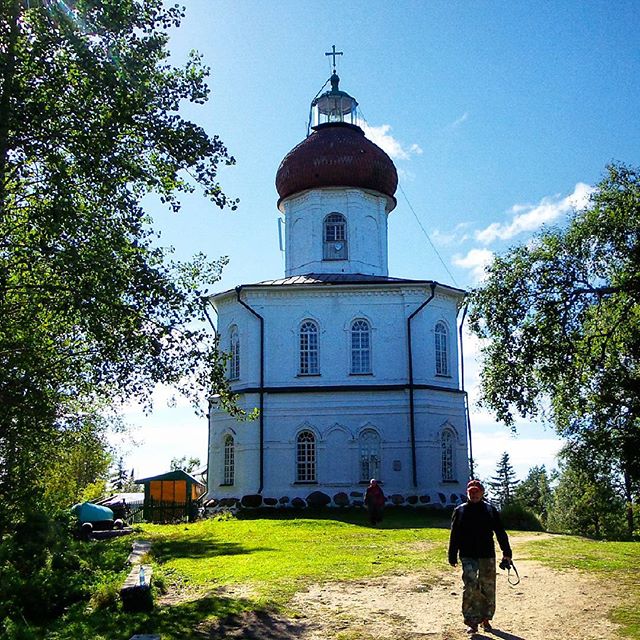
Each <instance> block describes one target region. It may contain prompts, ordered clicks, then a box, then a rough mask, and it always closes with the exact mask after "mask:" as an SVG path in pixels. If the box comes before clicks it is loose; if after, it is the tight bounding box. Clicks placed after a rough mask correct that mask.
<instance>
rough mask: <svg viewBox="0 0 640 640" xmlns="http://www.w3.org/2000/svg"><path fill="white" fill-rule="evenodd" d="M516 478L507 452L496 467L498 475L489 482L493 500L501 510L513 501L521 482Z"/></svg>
mask: <svg viewBox="0 0 640 640" xmlns="http://www.w3.org/2000/svg"><path fill="white" fill-rule="evenodd" d="M515 478H516V472H515V471H514V470H513V467H512V466H511V462H510V461H509V454H508V453H507V452H506V451H505V452H504V453H503V454H502V456H501V458H500V460H499V461H498V465H497V466H496V474H495V475H494V476H492V477H491V480H490V481H489V487H490V489H491V498H492V500H493V502H495V503H496V506H497V507H499V508H500V509H502V508H503V507H505V506H506V505H508V504H509V503H511V502H512V501H513V497H514V492H515V488H516V486H517V485H518V482H519V481H518V480H516V479H515Z"/></svg>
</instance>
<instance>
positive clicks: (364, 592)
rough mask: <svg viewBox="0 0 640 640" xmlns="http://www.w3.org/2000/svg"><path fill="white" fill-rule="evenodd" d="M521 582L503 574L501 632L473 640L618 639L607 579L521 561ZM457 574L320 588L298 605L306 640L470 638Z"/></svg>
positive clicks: (613, 599) (303, 596) (298, 599)
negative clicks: (513, 584)
mask: <svg viewBox="0 0 640 640" xmlns="http://www.w3.org/2000/svg"><path fill="white" fill-rule="evenodd" d="M518 571H519V572H520V578H521V582H520V584H519V585H518V586H516V587H511V586H509V585H508V583H507V579H506V575H505V573H504V572H500V575H499V576H498V588H497V601H498V605H497V612H496V617H495V619H494V621H493V623H494V627H495V628H494V631H493V632H492V633H489V632H483V633H478V634H476V635H475V636H474V638H477V639H478V640H480V639H481V638H502V639H503V640H575V639H576V638H580V640H609V639H613V638H616V630H615V627H614V626H613V625H612V624H611V623H610V622H608V621H607V613H608V612H609V611H610V610H611V609H612V608H613V607H614V606H615V604H616V602H617V601H618V599H619V598H618V596H617V595H616V594H615V592H614V591H613V590H611V591H609V590H608V589H607V588H605V585H603V583H602V582H601V581H597V580H594V579H592V578H590V577H589V576H585V575H583V574H580V573H578V572H573V571H571V572H558V571H554V570H552V569H549V568H547V567H545V566H543V565H541V564H539V563H536V562H519V563H518ZM459 574H460V572H459V570H458V569H452V570H451V572H450V573H447V574H444V575H443V576H441V578H440V579H439V580H438V581H437V582H436V583H435V584H431V585H430V583H433V579H432V578H431V579H430V580H429V579H428V578H427V577H426V576H424V575H420V574H411V575H402V576H387V577H386V578H384V579H376V580H366V581H359V582H352V583H330V584H324V585H317V586H314V587H312V588H310V589H309V590H308V591H307V592H304V593H299V594H297V595H296V597H295V599H294V603H293V604H294V607H295V608H296V609H298V610H299V611H300V612H301V614H302V616H303V620H304V622H305V623H306V624H305V625H304V626H305V627H306V628H305V629H304V630H303V631H302V633H301V634H300V635H299V636H298V637H300V638H304V639H305V640H327V639H329V638H336V637H338V638H339V637H340V636H342V637H344V638H345V640H346V639H348V640H351V639H354V640H356V639H357V640H372V639H375V640H413V639H414V638H429V639H431V640H458V639H460V638H466V637H469V636H468V635H467V634H466V633H465V630H464V626H463V625H462V615H461V613H460V602H461V597H462V594H461V586H462V582H461V578H460V575H459Z"/></svg>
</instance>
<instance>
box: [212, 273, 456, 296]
mask: <svg viewBox="0 0 640 640" xmlns="http://www.w3.org/2000/svg"><path fill="white" fill-rule="evenodd" d="M292 277H294V276H292ZM276 282H278V281H276V280H265V281H263V282H253V283H247V284H240V285H238V286H236V287H234V288H233V289H227V290H225V291H220V292H219V293H212V294H211V295H209V296H207V298H208V299H210V300H212V299H215V298H218V297H221V296H224V295H228V294H231V293H235V292H236V291H237V290H238V289H268V288H278V289H285V288H302V289H305V288H309V289H310V288H314V287H352V286H353V285H358V286H367V287H388V286H389V285H391V286H425V287H427V286H428V287H430V286H431V285H435V286H436V288H438V287H440V288H442V289H447V290H448V291H451V292H453V293H458V294H461V295H466V294H467V293H468V292H467V291H466V290H465V289H460V288H459V287H453V286H451V285H448V284H442V283H441V282H438V281H436V280H409V279H404V278H392V279H389V280H370V281H366V280H342V281H332V282H299V283H295V284H294V283H289V284H285V283H278V284H275V283H276Z"/></svg>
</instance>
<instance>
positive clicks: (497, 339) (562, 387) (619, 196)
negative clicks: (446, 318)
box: [470, 165, 640, 533]
mask: <svg viewBox="0 0 640 640" xmlns="http://www.w3.org/2000/svg"><path fill="white" fill-rule="evenodd" d="M639 247H640V175H639V172H638V170H637V169H633V168H629V167H625V166H623V165H611V166H609V167H608V168H607V174H606V176H605V177H604V179H603V180H602V181H601V182H600V184H599V185H598V186H597V188H596V190H595V191H594V192H593V194H592V195H591V200H590V205H589V207H588V208H587V209H585V210H584V211H580V212H576V213H575V214H574V215H573V216H572V218H571V219H570V220H569V223H568V225H567V226H566V228H563V229H547V230H545V231H543V232H542V233H541V234H539V235H538V236H537V237H536V238H535V240H534V241H533V242H529V243H527V244H526V245H524V246H519V247H515V248H513V249H511V250H510V251H509V252H508V253H507V254H506V255H504V256H499V257H496V259H495V260H494V262H493V264H492V265H491V266H490V267H489V268H488V272H487V275H488V277H487V279H486V281H485V282H484V284H483V285H482V286H481V287H479V288H478V289H477V290H475V291H474V292H473V293H472V294H471V299H470V301H471V306H472V311H471V313H470V322H471V327H472V330H473V331H474V332H475V333H476V335H478V336H479V337H480V338H483V339H484V346H483V348H482V354H483V373H482V403H483V404H484V405H485V406H487V407H488V408H489V409H491V410H492V411H493V412H495V414H496V415H497V417H498V418H499V419H500V420H501V421H503V422H505V423H506V424H507V425H509V426H511V427H513V426H514V419H515V415H518V414H519V415H520V416H523V417H536V416H540V415H543V416H545V417H548V418H549V419H550V420H551V421H552V423H553V424H554V426H555V427H556V429H557V431H558V433H559V434H560V435H562V436H563V437H566V438H569V439H570V440H571V441H572V443H573V444H580V445H584V446H585V448H590V449H591V450H597V451H599V452H604V453H605V454H606V455H608V456H609V458H610V459H611V460H612V461H613V462H614V466H615V467H616V468H615V473H616V474H620V475H621V476H622V477H623V478H624V489H625V498H626V500H627V502H628V503H632V502H634V501H635V500H637V498H638V494H639V492H640V453H639V452H640V394H638V392H637V390H638V387H639V385H640V360H639V358H640V251H639ZM630 514H631V511H629V516H630ZM632 529H633V522H632V519H631V518H630V517H629V518H628V531H629V533H630V532H631V530H632Z"/></svg>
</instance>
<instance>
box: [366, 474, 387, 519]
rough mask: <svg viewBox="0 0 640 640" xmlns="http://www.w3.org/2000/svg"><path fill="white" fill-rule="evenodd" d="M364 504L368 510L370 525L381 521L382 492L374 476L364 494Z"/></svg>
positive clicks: (382, 507)
mask: <svg viewBox="0 0 640 640" xmlns="http://www.w3.org/2000/svg"><path fill="white" fill-rule="evenodd" d="M364 504H365V505H366V507H367V511H368V512H369V520H370V522H371V524H372V525H374V526H375V525H376V524H377V523H378V522H382V512H383V510H384V492H383V491H382V488H381V487H380V485H379V484H378V481H377V480H376V479H375V478H371V480H370V481H369V486H368V487H367V492H366V493H365V494H364Z"/></svg>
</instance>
